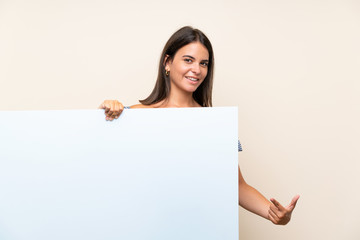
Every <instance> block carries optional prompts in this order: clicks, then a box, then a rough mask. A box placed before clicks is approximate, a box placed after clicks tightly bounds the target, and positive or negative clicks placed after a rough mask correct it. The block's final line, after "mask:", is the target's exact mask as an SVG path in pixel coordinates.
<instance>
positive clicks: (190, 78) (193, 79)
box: [186, 77, 198, 81]
mask: <svg viewBox="0 0 360 240" xmlns="http://www.w3.org/2000/svg"><path fill="white" fill-rule="evenodd" d="M186 78H187V79H189V80H191V81H198V79H196V78H192V77H186Z"/></svg>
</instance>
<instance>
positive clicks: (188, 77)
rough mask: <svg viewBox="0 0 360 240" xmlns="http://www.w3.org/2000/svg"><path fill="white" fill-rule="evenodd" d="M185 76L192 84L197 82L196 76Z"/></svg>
mask: <svg viewBox="0 0 360 240" xmlns="http://www.w3.org/2000/svg"><path fill="white" fill-rule="evenodd" d="M185 78H186V79H187V80H188V81H189V82H190V83H192V84H196V83H198V82H199V80H200V79H199V78H197V77H192V76H185ZM190 78H193V79H196V80H195V81H194V80H191V79H190Z"/></svg>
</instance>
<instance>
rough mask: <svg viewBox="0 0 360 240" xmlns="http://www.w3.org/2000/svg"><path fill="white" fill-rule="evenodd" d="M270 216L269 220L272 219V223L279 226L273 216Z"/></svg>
mask: <svg viewBox="0 0 360 240" xmlns="http://www.w3.org/2000/svg"><path fill="white" fill-rule="evenodd" d="M268 216H269V219H270V221H271V222H272V223H274V224H277V223H278V221H276V219H275V218H274V217H273V216H271V215H270V214H269V215H268Z"/></svg>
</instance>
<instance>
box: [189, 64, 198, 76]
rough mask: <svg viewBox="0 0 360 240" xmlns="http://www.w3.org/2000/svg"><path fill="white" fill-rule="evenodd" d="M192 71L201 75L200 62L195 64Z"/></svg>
mask: <svg viewBox="0 0 360 240" xmlns="http://www.w3.org/2000/svg"><path fill="white" fill-rule="evenodd" d="M191 71H192V72H193V73H194V74H196V75H199V74H200V66H199V64H197V63H195V64H193V65H192V69H191Z"/></svg>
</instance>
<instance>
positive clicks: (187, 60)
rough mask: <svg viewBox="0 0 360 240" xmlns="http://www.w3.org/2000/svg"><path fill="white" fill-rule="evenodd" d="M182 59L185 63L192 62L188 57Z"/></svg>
mask: <svg viewBox="0 0 360 240" xmlns="http://www.w3.org/2000/svg"><path fill="white" fill-rule="evenodd" d="M184 61H185V62H187V63H191V62H192V59H190V58H185V59H184Z"/></svg>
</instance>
